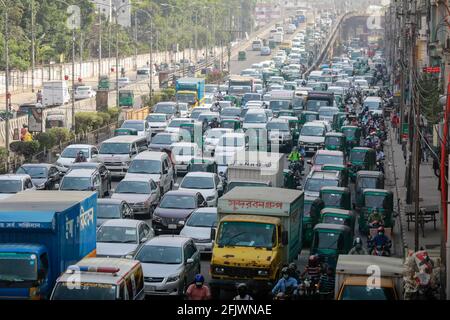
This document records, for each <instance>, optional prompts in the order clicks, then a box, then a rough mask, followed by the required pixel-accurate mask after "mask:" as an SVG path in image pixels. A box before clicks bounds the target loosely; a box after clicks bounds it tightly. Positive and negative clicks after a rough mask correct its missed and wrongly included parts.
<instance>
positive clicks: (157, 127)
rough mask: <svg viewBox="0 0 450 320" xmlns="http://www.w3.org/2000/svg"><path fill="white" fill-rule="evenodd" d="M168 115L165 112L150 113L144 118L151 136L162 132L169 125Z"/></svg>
mask: <svg viewBox="0 0 450 320" xmlns="http://www.w3.org/2000/svg"><path fill="white" fill-rule="evenodd" d="M169 118H170V116H169V115H168V114H165V113H150V114H149V115H148V116H147V118H146V119H145V120H147V123H148V124H149V126H150V130H151V132H152V136H154V135H156V134H157V133H159V132H163V131H164V130H166V128H167V126H168V125H169Z"/></svg>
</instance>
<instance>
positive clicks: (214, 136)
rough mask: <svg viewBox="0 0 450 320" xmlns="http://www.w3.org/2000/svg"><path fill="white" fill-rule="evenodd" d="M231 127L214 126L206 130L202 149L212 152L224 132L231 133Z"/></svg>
mask: <svg viewBox="0 0 450 320" xmlns="http://www.w3.org/2000/svg"><path fill="white" fill-rule="evenodd" d="M232 132H233V129H228V128H214V129H210V130H208V131H207V132H206V134H205V136H204V139H203V141H204V147H203V148H204V151H205V152H207V153H209V154H214V152H215V150H216V147H217V144H218V143H219V140H220V138H221V137H222V136H223V135H224V134H226V133H232Z"/></svg>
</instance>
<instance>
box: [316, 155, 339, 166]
mask: <svg viewBox="0 0 450 320" xmlns="http://www.w3.org/2000/svg"><path fill="white" fill-rule="evenodd" d="M314 164H316V165H323V164H342V165H343V164H344V157H343V156H329V155H325V154H318V155H317V156H316V158H315V159H314Z"/></svg>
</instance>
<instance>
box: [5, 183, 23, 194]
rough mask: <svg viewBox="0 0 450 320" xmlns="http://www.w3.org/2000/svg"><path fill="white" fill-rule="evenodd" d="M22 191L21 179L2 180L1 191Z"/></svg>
mask: <svg viewBox="0 0 450 320" xmlns="http://www.w3.org/2000/svg"><path fill="white" fill-rule="evenodd" d="M19 191H22V181H20V180H0V193H17V192H19Z"/></svg>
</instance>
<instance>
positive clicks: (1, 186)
mask: <svg viewBox="0 0 450 320" xmlns="http://www.w3.org/2000/svg"><path fill="white" fill-rule="evenodd" d="M30 190H36V187H35V186H34V184H33V181H32V180H31V177H30V176H29V175H27V174H3V175H0V200H3V199H6V198H9V197H11V196H12V195H14V194H16V193H18V192H21V191H30Z"/></svg>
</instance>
